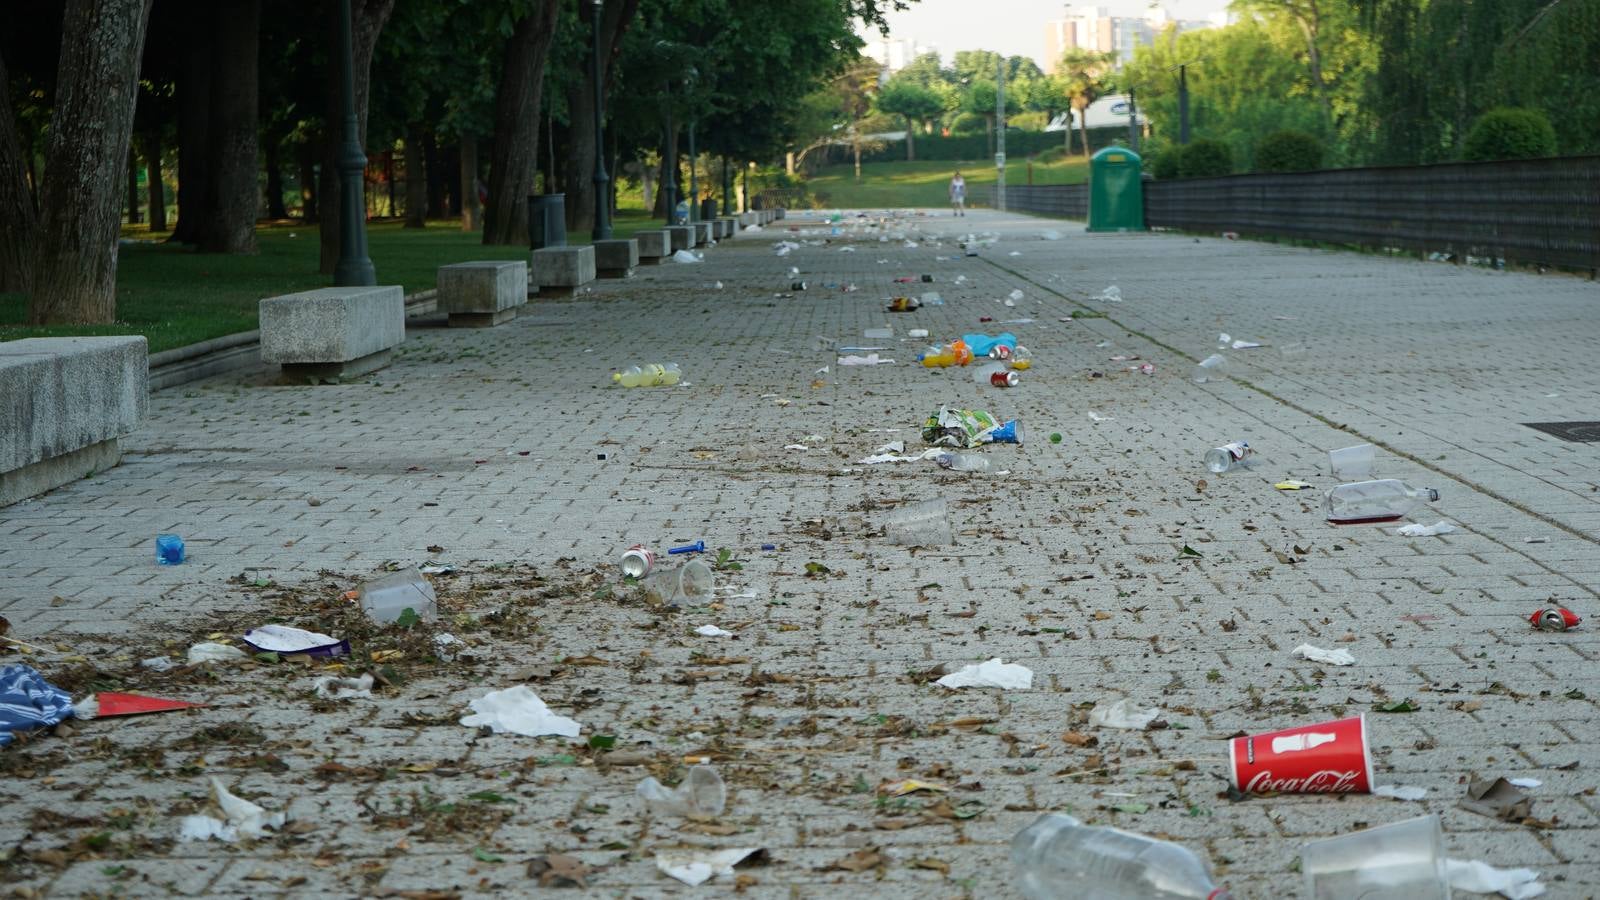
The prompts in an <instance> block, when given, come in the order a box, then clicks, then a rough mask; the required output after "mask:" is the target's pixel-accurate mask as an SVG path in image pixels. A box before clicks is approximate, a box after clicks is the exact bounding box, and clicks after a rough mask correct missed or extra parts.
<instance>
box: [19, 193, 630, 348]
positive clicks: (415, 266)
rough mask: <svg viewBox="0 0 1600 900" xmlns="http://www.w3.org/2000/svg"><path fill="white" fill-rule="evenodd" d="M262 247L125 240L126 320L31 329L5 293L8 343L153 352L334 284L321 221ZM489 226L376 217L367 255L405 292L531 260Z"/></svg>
mask: <svg viewBox="0 0 1600 900" xmlns="http://www.w3.org/2000/svg"><path fill="white" fill-rule="evenodd" d="M651 224H652V222H651V220H650V219H648V218H646V216H645V214H644V213H643V212H641V211H628V210H624V211H622V212H621V213H619V214H618V216H617V221H616V223H615V228H614V231H615V233H616V236H617V237H627V236H628V235H630V234H632V233H633V232H635V231H638V230H640V229H643V228H647V227H649V226H650V225H651ZM123 236H124V237H125V238H128V239H130V240H134V241H143V240H151V238H150V236H149V234H148V232H145V231H144V230H143V229H139V228H124V230H123ZM256 236H257V242H258V243H259V245H260V248H261V249H260V252H259V253H257V254H256V255H254V256H218V255H212V254H202V253H195V252H194V251H192V250H189V249H188V248H185V247H183V246H182V245H176V244H165V243H159V240H160V238H159V236H157V237H156V238H155V239H154V240H155V241H157V242H152V243H142V242H141V243H133V244H123V245H122V249H121V251H120V252H119V254H118V259H117V322H116V324H113V325H62V326H47V327H30V326H27V325H24V324H23V323H24V322H26V321H27V318H28V312H27V305H26V302H25V299H24V298H23V296H22V295H20V294H0V341H9V340H16V339H17V338H25V337H59V336H64V335H87V334H142V335H144V336H145V337H147V338H149V339H150V352H151V353H158V352H160V351H162V350H170V349H172V348H174V347H182V346H184V345H186V344H193V343H196V342H198V341H203V340H207V339H209V338H214V337H221V336H222V335H225V334H233V333H235V332H239V331H250V330H251V329H253V328H255V327H256V301H258V300H260V299H261V298H263V297H274V296H277V295H279V294H288V293H293V292H295V291H304V290H311V289H313V288H319V287H327V286H329V285H331V284H332V283H333V282H332V278H331V277H330V276H324V275H322V274H320V273H318V271H317V260H318V254H319V248H318V243H317V239H318V232H317V227H316V226H315V225H311V226H296V225H264V226H262V227H261V228H258V229H257V231H256ZM482 239H483V235H482V233H481V232H474V233H467V232H463V231H461V228H460V225H459V224H457V223H456V222H454V221H448V222H447V221H439V222H429V223H428V227H427V228H423V229H406V228H403V227H401V225H400V223H399V222H374V223H371V224H370V225H368V227H367V254H368V255H369V256H371V257H372V263H373V266H374V267H376V268H377V270H378V283H379V284H399V285H403V286H404V287H405V289H406V293H408V294H409V293H412V292H414V291H420V290H424V289H426V288H431V287H433V286H434V281H435V278H436V277H437V269H438V268H439V267H440V266H442V265H446V264H449V263H456V262H467V261H469V260H475V259H526V258H527V255H528V251H527V250H526V249H525V248H522V247H485V246H484V245H483V244H482V243H480V241H482ZM568 242H569V243H573V244H587V243H588V242H589V236H588V235H587V234H582V235H575V234H569V235H568Z"/></svg>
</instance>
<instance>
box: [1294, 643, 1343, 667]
mask: <svg viewBox="0 0 1600 900" xmlns="http://www.w3.org/2000/svg"><path fill="white" fill-rule="evenodd" d="M1290 653H1291V654H1292V655H1294V656H1295V657H1297V658H1299V659H1308V660H1310V661H1312V662H1319V663H1322V664H1324V665H1329V666H1353V665H1355V664H1356V658H1355V657H1354V656H1351V655H1350V651H1349V650H1346V649H1344V648H1342V647H1341V648H1339V649H1338V650H1324V649H1322V648H1321V647H1313V646H1311V645H1310V644H1301V645H1300V646H1298V647H1296V648H1294V649H1293V650H1292V651H1290Z"/></svg>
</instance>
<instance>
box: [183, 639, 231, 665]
mask: <svg viewBox="0 0 1600 900" xmlns="http://www.w3.org/2000/svg"><path fill="white" fill-rule="evenodd" d="M236 659H244V651H243V650H240V649H239V648H238V647H230V646H228V645H227V644H218V643H214V642H212V641H206V642H204V643H200V644H195V645H194V646H193V647H190V648H189V665H191V666H193V665H198V664H200V663H212V662H233V661H234V660H236Z"/></svg>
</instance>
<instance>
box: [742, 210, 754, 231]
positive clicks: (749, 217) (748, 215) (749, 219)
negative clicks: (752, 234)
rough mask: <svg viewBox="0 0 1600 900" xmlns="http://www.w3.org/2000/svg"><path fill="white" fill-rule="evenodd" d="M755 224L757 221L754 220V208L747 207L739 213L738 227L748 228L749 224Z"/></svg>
mask: <svg viewBox="0 0 1600 900" xmlns="http://www.w3.org/2000/svg"><path fill="white" fill-rule="evenodd" d="M756 224H758V223H757V222H756V212H755V210H753V209H747V210H745V211H744V212H742V213H739V227H740V228H749V227H750V226H751V225H756Z"/></svg>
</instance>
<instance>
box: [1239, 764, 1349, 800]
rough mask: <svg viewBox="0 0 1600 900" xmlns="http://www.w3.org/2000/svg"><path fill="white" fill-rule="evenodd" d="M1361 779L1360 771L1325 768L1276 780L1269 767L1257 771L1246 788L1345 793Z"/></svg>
mask: <svg viewBox="0 0 1600 900" xmlns="http://www.w3.org/2000/svg"><path fill="white" fill-rule="evenodd" d="M1360 779H1361V773H1360V772H1359V771H1349V772H1340V771H1338V770H1336V769H1323V770H1322V771H1320V772H1313V773H1311V774H1310V775H1307V776H1305V777H1304V778H1281V779H1278V780H1277V781H1274V780H1273V779H1272V770H1270V769H1268V770H1267V771H1265V772H1258V773H1256V775H1255V777H1253V778H1251V779H1250V782H1249V783H1248V784H1246V785H1245V786H1244V789H1245V791H1246V792H1247V793H1251V794H1265V793H1269V792H1272V791H1281V792H1283V793H1289V794H1345V793H1349V792H1350V791H1353V790H1355V789H1356V782H1357V781H1359V780H1360Z"/></svg>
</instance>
